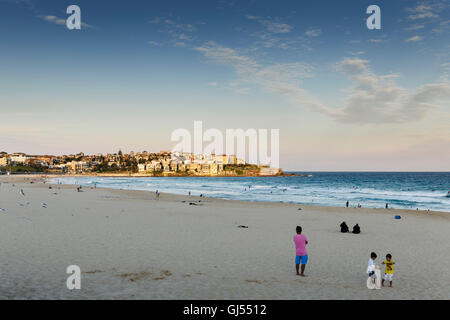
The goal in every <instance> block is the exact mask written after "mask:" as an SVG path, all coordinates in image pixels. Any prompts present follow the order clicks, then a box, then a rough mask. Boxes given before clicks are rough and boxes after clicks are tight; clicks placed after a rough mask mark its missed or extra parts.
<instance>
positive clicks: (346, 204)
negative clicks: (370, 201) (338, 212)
mask: <svg viewBox="0 0 450 320" xmlns="http://www.w3.org/2000/svg"><path fill="white" fill-rule="evenodd" d="M345 206H346V207H347V208H348V200H347V202H346V203H345Z"/></svg>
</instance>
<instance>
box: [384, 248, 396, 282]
mask: <svg viewBox="0 0 450 320" xmlns="http://www.w3.org/2000/svg"><path fill="white" fill-rule="evenodd" d="M381 264H384V265H385V266H386V269H385V270H384V275H383V280H381V285H382V286H384V281H385V280H387V281H389V287H391V288H392V277H393V276H394V264H395V261H394V260H392V255H391V254H390V253H388V254H387V255H386V260H384V261H383V262H382V263H381Z"/></svg>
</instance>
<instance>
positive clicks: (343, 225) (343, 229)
mask: <svg viewBox="0 0 450 320" xmlns="http://www.w3.org/2000/svg"><path fill="white" fill-rule="evenodd" d="M340 227H341V232H342V233H346V232H348V231H349V229H348V226H347V224H346V223H345V221H344V222H342V223H341V225H340Z"/></svg>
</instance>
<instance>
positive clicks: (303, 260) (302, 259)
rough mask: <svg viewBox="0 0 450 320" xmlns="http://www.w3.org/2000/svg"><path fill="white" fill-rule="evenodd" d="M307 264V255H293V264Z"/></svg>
mask: <svg viewBox="0 0 450 320" xmlns="http://www.w3.org/2000/svg"><path fill="white" fill-rule="evenodd" d="M300 262H301V264H307V263H308V255H307V254H306V255H304V256H296V257H295V264H300Z"/></svg>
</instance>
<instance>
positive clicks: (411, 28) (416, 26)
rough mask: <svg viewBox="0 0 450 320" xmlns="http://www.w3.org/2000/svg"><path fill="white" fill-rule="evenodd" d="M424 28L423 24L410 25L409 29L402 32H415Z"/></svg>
mask: <svg viewBox="0 0 450 320" xmlns="http://www.w3.org/2000/svg"><path fill="white" fill-rule="evenodd" d="M423 28H425V26H424V25H423V24H416V25H412V26H410V27H407V28H404V29H403V30H405V31H415V30H420V29H423Z"/></svg>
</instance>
